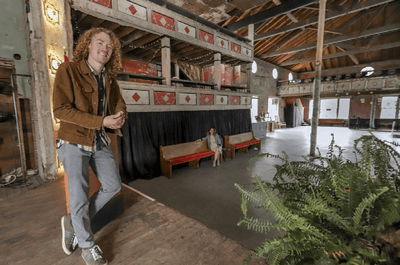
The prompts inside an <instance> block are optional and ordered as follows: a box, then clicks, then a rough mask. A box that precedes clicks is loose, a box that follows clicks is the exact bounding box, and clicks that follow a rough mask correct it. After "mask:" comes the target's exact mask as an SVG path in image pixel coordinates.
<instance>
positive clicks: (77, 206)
mask: <svg viewBox="0 0 400 265" xmlns="http://www.w3.org/2000/svg"><path fill="white" fill-rule="evenodd" d="M58 156H59V158H60V161H61V162H62V163H63V166H64V170H65V172H66V173H67V175H68V190H69V205H70V211H71V220H72V226H73V227H74V230H75V236H76V238H77V240H78V245H79V247H80V248H90V247H92V246H94V245H95V244H94V238H93V233H92V230H91V225H90V220H91V219H92V218H93V216H94V215H95V214H96V213H97V212H98V211H99V210H100V209H101V208H102V207H103V206H104V205H105V204H106V203H107V202H108V201H109V200H110V199H111V198H112V197H113V196H114V195H115V194H116V193H118V192H119V191H120V190H121V178H120V176H119V174H118V170H117V164H116V162H115V157H114V154H113V152H112V149H111V147H110V146H104V147H103V148H102V149H101V150H98V151H95V152H89V151H85V150H82V149H80V148H79V147H77V146H75V145H72V144H69V143H65V144H63V145H61V146H60V147H59V149H58ZM89 166H90V167H91V168H92V170H93V172H94V173H95V174H96V176H97V178H98V180H99V181H100V183H101V187H100V189H99V191H98V192H96V193H95V194H93V196H92V197H91V198H90V199H89Z"/></svg>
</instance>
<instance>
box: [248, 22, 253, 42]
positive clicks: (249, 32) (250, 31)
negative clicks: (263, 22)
mask: <svg viewBox="0 0 400 265" xmlns="http://www.w3.org/2000/svg"><path fill="white" fill-rule="evenodd" d="M247 38H248V39H249V40H250V41H251V42H250V44H251V46H254V24H249V26H248V34H247Z"/></svg>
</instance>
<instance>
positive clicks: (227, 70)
mask: <svg viewBox="0 0 400 265" xmlns="http://www.w3.org/2000/svg"><path fill="white" fill-rule="evenodd" d="M233 72H234V71H233V67H232V66H230V65H227V64H221V85H233V81H234V75H233ZM203 80H204V82H205V83H213V82H214V66H210V67H206V68H204V71H203Z"/></svg>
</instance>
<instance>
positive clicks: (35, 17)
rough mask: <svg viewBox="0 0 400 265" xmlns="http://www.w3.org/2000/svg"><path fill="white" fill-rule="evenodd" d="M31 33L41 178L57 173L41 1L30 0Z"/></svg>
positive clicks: (35, 115) (34, 111)
mask: <svg viewBox="0 0 400 265" xmlns="http://www.w3.org/2000/svg"><path fill="white" fill-rule="evenodd" d="M30 11H31V12H30V16H29V18H30V19H29V22H30V23H29V27H30V28H29V30H30V32H31V34H30V35H29V37H30V40H29V44H30V47H29V48H30V51H31V60H30V72H31V73H33V76H32V79H31V80H32V83H31V85H32V103H33V111H32V112H33V119H34V128H35V129H34V130H35V136H34V137H35V141H36V147H37V149H36V152H37V156H38V168H39V175H40V177H41V178H42V179H54V178H55V177H56V176H57V163H56V152H55V148H54V136H53V134H54V133H53V123H52V117H51V111H50V109H51V104H50V100H51V99H50V96H49V95H50V91H49V75H48V73H49V71H48V67H47V64H46V60H47V54H46V43H45V39H46V38H45V32H44V25H43V22H44V21H45V20H44V19H43V12H42V2H41V1H32V2H30Z"/></svg>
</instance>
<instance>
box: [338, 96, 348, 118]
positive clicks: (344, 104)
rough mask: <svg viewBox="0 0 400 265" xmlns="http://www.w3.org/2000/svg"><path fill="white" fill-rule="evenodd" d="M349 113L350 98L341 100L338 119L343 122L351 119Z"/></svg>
mask: <svg viewBox="0 0 400 265" xmlns="http://www.w3.org/2000/svg"><path fill="white" fill-rule="evenodd" d="M349 111H350V99H349V98H341V99H339V112H338V119H343V120H347V119H349Z"/></svg>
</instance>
